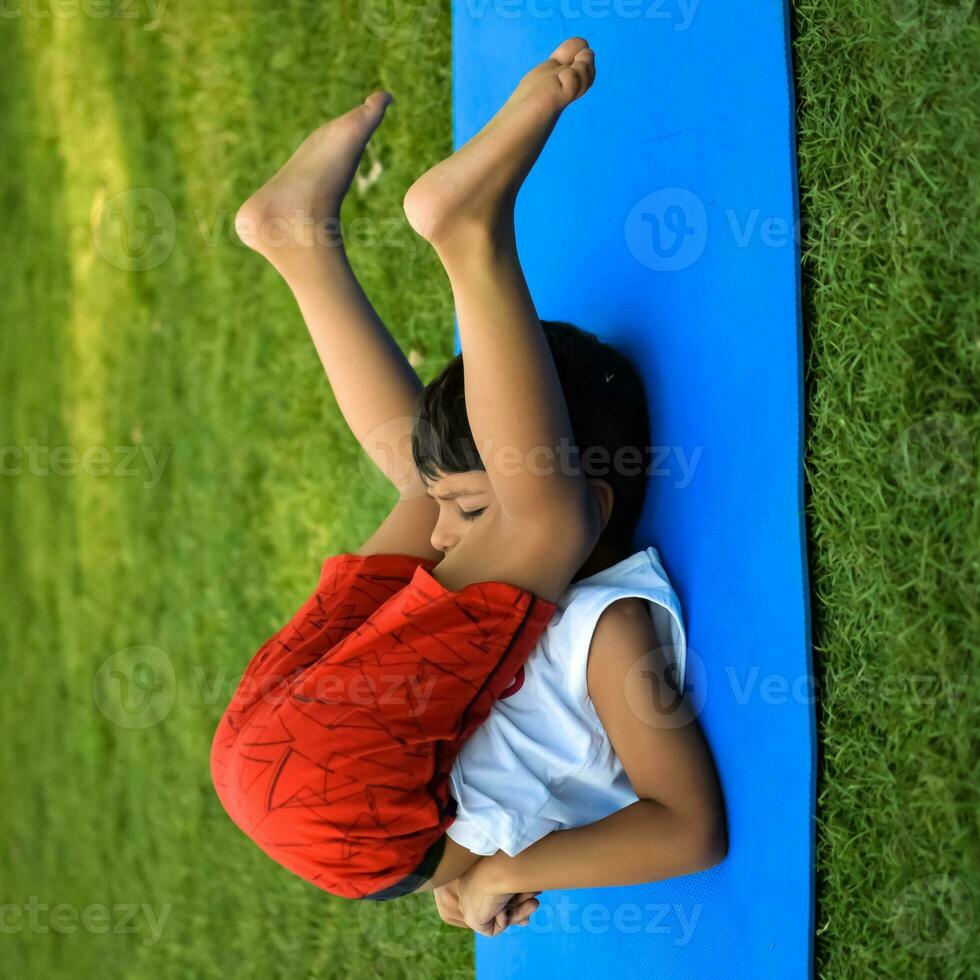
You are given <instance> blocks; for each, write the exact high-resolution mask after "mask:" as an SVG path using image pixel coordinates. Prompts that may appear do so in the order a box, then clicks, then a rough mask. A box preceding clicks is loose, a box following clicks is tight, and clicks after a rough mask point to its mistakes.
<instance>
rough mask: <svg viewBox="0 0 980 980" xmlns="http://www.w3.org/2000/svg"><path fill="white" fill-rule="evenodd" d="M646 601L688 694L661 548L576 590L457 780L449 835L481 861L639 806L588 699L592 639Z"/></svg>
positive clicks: (468, 750)
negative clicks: (610, 615)
mask: <svg viewBox="0 0 980 980" xmlns="http://www.w3.org/2000/svg"><path fill="white" fill-rule="evenodd" d="M628 597H638V598H641V599H646V600H647V602H648V604H649V610H650V616H651V619H652V621H653V626H654V630H655V632H656V635H657V642H658V645H659V646H660V647H662V648H663V649H664V651H665V653H666V654H667V659H668V662H669V663H671V665H672V667H673V671H674V677H675V678H676V681H677V684H678V690H684V669H685V666H686V653H687V647H686V638H685V634H684V625H683V621H682V619H681V610H680V603H679V602H678V600H677V596H676V595H675V593H674V590H673V588H672V587H671V585H670V582H669V581H668V580H667V576H666V574H665V572H664V570H663V567H662V566H661V564H660V557H659V555H658V554H657V552H656V550H655V549H654V548H647V549H646V550H645V551H639V552H637V553H636V554H635V555H632V556H631V557H629V558H626V559H625V560H623V561H621V562H619V563H618V564H616V565H612V566H611V567H609V568H605V569H603V570H602V571H601V572H598V573H596V574H595V575H591V576H590V577H589V578H585V579H581V580H580V581H578V582H574V583H572V585H570V586H569V587H568V589H567V590H566V591H565V593H564V594H563V595H562V596H561V598H560V599H559V601H558V603H557V608H556V609H555V612H554V615H553V616H552V618H551V622H550V623H549V624H548V627H547V628H546V629H545V631H544V633H543V634H542V635H541V638H540V639H539V640H538V642H537V644H536V645H535V647H534V649H533V650H532V651H531V654H530V656H529V657H528V659H527V661H526V663H525V665H524V667H523V668H522V669H521V673H518V675H517V677H516V678H515V679H514V683H513V684H511V686H510V687H509V688H508V690H507V691H505V692H504V694H503V696H502V697H501V698H500V700H499V701H497V702H496V704H495V705H494V707H493V709H492V710H491V712H490V715H489V716H488V718H487V720H486V721H485V722H484V723H483V724H482V725H481V726H480V727H479V728H478V729H477V730H476V731H475V732H474V733H473V735H472V736H471V737H470V739H469V741H468V742H467V743H466V744H465V745H464V746H463V749H462V751H461V752H460V754H459V755H458V756H457V758H456V761H455V763H454V764H453V767H452V771H451V773H450V783H451V787H452V795H453V798H454V799H455V800H456V802H457V804H458V809H457V813H456V819H455V820H454V821H453V823H452V824H450V826H449V828H448V830H447V831H446V833H447V834H448V835H449V837H450V838H451V839H452V840H454V841H455V842H456V843H457V844H459V845H460V846H462V847H465V848H466V849H467V850H468V851H471V852H472V853H474V854H481V855H487V854H494V853H496V852H497V851H498V850H501V851H504V852H505V853H506V854H508V855H510V856H511V857H513V856H514V855H516V854H519V853H520V852H521V851H523V850H524V849H525V848H526V847H529V846H530V845H531V844H533V843H534V842H535V841H537V840H540V839H541V838H542V837H544V836H546V835H547V834H549V833H551V832H552V831H553V830H567V829H569V828H571V827H579V826H582V825H584V824H589V823H594V822H595V821H596V820H601V819H602V818H603V817H606V816H609V814H611V813H615V812H616V811H617V810H621V809H622V808H623V807H625V806H628V805H629V804H630V803H634V802H636V800H637V796H636V793H634V792H633V787H632V786H631V785H630V781H629V778H628V777H627V775H626V772H625V771H624V769H623V766H622V763H621V762H620V761H619V758H618V757H617V756H616V753H615V752H614V751H613V747H612V744H611V743H610V741H609V736H608V735H607V734H606V731H605V729H604V728H603V726H602V722H600V720H599V716H598V715H597V714H596V710H595V707H594V706H593V704H592V700H591V698H590V697H589V687H588V678H587V668H588V660H589V647H590V645H591V643H592V634H593V633H594V631H595V627H596V623H597V622H598V621H599V617H600V616H601V615H602V612H603V610H604V609H605V608H606V607H607V606H609V605H610V604H611V603H613V602H615V601H616V600H617V599H624V598H628Z"/></svg>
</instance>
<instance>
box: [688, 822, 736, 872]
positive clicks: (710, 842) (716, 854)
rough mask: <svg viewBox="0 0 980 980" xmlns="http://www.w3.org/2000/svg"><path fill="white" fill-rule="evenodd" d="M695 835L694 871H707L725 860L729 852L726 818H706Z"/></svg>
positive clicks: (693, 851)
mask: <svg viewBox="0 0 980 980" xmlns="http://www.w3.org/2000/svg"><path fill="white" fill-rule="evenodd" d="M693 836H694V840H693V845H692V861H693V864H694V867H693V868H692V871H707V870H708V868H713V867H714V866H715V865H716V864H721V862H722V861H724V860H725V857H726V855H727V854H728V828H727V827H726V826H725V821H724V819H722V818H712V819H706V820H704V821H703V823H702V824H701V826H699V827H698V832H697V833H696V834H695V835H693Z"/></svg>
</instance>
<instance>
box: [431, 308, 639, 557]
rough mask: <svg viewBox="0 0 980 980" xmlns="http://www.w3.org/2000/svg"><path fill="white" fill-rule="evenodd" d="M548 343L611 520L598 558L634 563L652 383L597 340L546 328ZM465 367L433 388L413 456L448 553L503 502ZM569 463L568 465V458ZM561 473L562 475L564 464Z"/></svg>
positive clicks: (585, 461)
mask: <svg viewBox="0 0 980 980" xmlns="http://www.w3.org/2000/svg"><path fill="white" fill-rule="evenodd" d="M542 327H543V329H544V335H545V337H546V338H547V340H548V344H549V347H550V348H551V355H552V358H553V359H554V362H555V368H556V370H557V372H558V378H559V380H560V382H561V386H562V391H563V392H564V395H565V402H566V404H567V406H568V414H569V417H570V419H571V423H572V433H573V435H574V438H575V444H576V445H577V446H578V449H579V464H578V465H580V466H581V468H582V471H583V473H584V475H585V476H586V478H587V479H588V480H589V483H590V485H591V486H592V487H593V489H594V490H595V491H596V493H597V495H599V496H600V500H601V499H602V498H603V497H605V498H606V501H607V502H608V500H609V499H611V501H612V508H611V513H610V514H609V517H608V520H607V522H606V525H605V529H604V531H603V534H602V537H601V538H600V541H599V544H598V545H597V546H596V549H595V552H594V554H597V555H598V554H601V555H602V556H604V557H605V558H607V559H608V560H609V561H616V560H618V559H619V558H621V557H625V556H626V555H628V554H629V553H630V549H631V545H632V537H633V532H634V530H635V527H636V523H637V521H638V520H639V517H640V511H641V509H642V507H643V499H644V495H645V491H646V472H647V468H648V458H649V443H650V435H649V423H648V417H647V403H646V395H645V392H644V389H643V382H642V380H641V379H640V376H639V374H638V373H637V371H636V369H635V368H634V367H633V365H632V363H631V362H630V360H629V358H627V357H626V355H625V354H623V353H622V352H621V351H619V350H617V349H616V348H615V347H612V346H610V345H609V344H605V343H603V342H602V341H600V340H599V339H598V338H597V337H596V336H595V335H594V334H591V333H588V332H586V331H585V330H580V329H579V328H578V327H574V326H572V325H571V324H568V323H557V322H551V321H545V322H543V323H542ZM463 376H464V375H463V360H462V355H457V356H456V357H455V358H453V360H452V361H450V362H449V364H448V365H446V367H445V368H444V369H443V371H442V372H441V373H440V374H439V375H438V377H436V378H434V379H433V380H432V381H431V382H429V384H428V385H426V387H425V389H424V391H423V392H422V394H421V396H420V399H419V404H418V407H417V410H416V421H415V426H414V430H413V432H412V455H413V457H414V460H415V465H416V467H417V469H418V472H419V474H420V476H421V477H422V479H423V481H424V482H425V483H426V484H427V485H428V487H429V491H430V493H431V494H432V495H433V496H435V497H436V498H437V499H438V500H439V507H440V517H439V521H438V523H437V526H436V530H435V532H434V533H433V545H434V546H435V547H436V548H437V549H439V550H442V551H445V550H448V548H450V547H452V545H453V544H454V543H455V541H457V540H458V539H459V538H460V537H462V536H463V535H464V534H465V533H466V530H467V529H468V528H469V527H470V526H472V525H471V522H472V521H473V520H475V519H476V518H477V517H479V515H480V514H481V513H482V512H483V511H484V510H486V508H487V507H489V506H491V505H492V502H493V499H494V495H493V489H492V487H491V485H490V481H489V479H488V477H487V475H486V470H485V467H484V464H483V461H482V460H481V458H480V454H479V452H478V451H477V447H476V443H475V441H474V439H473V433H472V432H471V431H470V425H469V421H468V419H467V416H466V401H465V397H464V391H463ZM565 458H566V459H567V457H565ZM553 465H556V466H560V465H562V458H561V457H556V458H555V459H554V463H553Z"/></svg>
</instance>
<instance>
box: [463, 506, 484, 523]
mask: <svg viewBox="0 0 980 980" xmlns="http://www.w3.org/2000/svg"><path fill="white" fill-rule="evenodd" d="M485 510H486V507H480V508H479V509H478V510H463V509H462V508H461V509H460V514H462V516H463V520H464V521H475V520H476V519H477V518H478V517H479V516H480V515H481V514H482V513H483V512H484V511H485Z"/></svg>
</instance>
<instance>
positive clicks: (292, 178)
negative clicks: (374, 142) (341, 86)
mask: <svg viewBox="0 0 980 980" xmlns="http://www.w3.org/2000/svg"><path fill="white" fill-rule="evenodd" d="M391 102H392V97H391V96H390V95H389V94H388V93H387V92H374V93H372V94H371V95H369V96H368V97H367V98H366V99H365V100H364V102H363V104H361V105H359V106H357V108H355V109H351V110H350V112H346V113H344V115H342V116H338V117H337V118H336V119H331V120H330V122H328V123H325V124H324V125H322V126H321V127H320V128H319V129H317V130H314V132H313V133H312V134H311V135H310V136H308V137H307V138H306V140H304V142H303V143H302V145H301V146H300V147H299V149H298V150H297V151H296V152H295V153H294V154H293V155H292V156H291V157H290V158H289V160H288V161H287V162H286V164H285V166H283V167H282V169H281V170H280V171H279V172H278V173H277V174H276V175H275V176H274V177H273V178H272V179H271V180H270V181H269V182H268V183H266V184H265V185H264V186H263V187H261V188H260V189H259V190H257V191H256V192H255V193H254V194H253V195H252V196H251V197H250V198H249V199H248V200H247V201H246V202H245V203H244V204H243V205H242V206H241V208H240V209H239V211H238V215H237V216H236V218H235V229H236V231H237V232H238V235H239V237H240V238H241V239H242V241H243V242H244V243H245V244H246V245H248V246H249V247H250V248H253V249H255V251H257V252H259V253H261V254H262V255H264V256H265V257H266V258H267V259H269V261H270V262H272V263H273V264H274V265H279V264H281V262H282V261H284V260H286V259H288V258H289V257H290V256H292V255H295V254H296V252H297V249H298V248H303V249H309V247H310V246H312V245H314V244H316V243H317V242H318V241H320V242H322V241H327V242H330V241H331V239H332V240H333V241H336V240H337V239H336V233H334V234H333V235H332V236H331V235H330V234H329V233H328V234H326V235H325V233H324V225H325V223H326V222H328V221H329V220H330V219H336V218H337V217H338V216H339V214H340V203H341V201H342V200H343V198H344V195H345V194H346V193H347V189H348V187H350V183H351V180H353V178H354V172H355V171H356V170H357V165H358V163H359V162H360V159H361V154H362V153H363V152H364V147H365V146H366V145H367V141H368V140H369V139H370V138H371V134H372V133H373V132H374V131H375V130H376V129H377V128H378V126H379V125H380V124H381V120H382V119H383V118H384V114H385V109H387V107H388V106H389V105H390V104H391Z"/></svg>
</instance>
